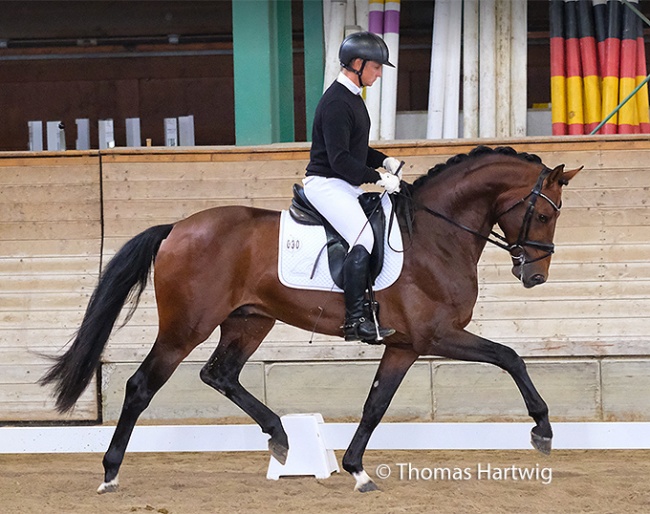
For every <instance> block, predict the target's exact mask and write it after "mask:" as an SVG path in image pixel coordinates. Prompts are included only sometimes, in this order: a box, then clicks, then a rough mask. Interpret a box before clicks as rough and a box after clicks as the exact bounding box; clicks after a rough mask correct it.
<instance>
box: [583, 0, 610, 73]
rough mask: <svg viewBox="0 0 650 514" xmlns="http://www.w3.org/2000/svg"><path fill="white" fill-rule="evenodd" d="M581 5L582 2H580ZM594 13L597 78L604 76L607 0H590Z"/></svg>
mask: <svg viewBox="0 0 650 514" xmlns="http://www.w3.org/2000/svg"><path fill="white" fill-rule="evenodd" d="M580 3H582V2H580ZM592 3H593V12H594V33H595V35H596V48H597V50H598V76H599V77H601V78H602V77H604V76H605V61H606V60H607V59H606V58H605V57H606V55H607V52H606V51H605V41H607V0H592Z"/></svg>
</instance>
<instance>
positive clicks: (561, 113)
mask: <svg viewBox="0 0 650 514" xmlns="http://www.w3.org/2000/svg"><path fill="white" fill-rule="evenodd" d="M549 21H550V36H551V37H550V39H551V122H552V127H553V129H552V130H553V135H554V136H563V135H566V133H567V113H566V106H567V101H566V75H565V60H564V1H563V0H551V5H550V10H549Z"/></svg>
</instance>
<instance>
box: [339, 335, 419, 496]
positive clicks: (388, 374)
mask: <svg viewBox="0 0 650 514" xmlns="http://www.w3.org/2000/svg"><path fill="white" fill-rule="evenodd" d="M418 357H419V355H418V354H417V353H415V352H414V351H413V350H411V349H404V348H394V347H391V346H387V347H386V350H385V351H384V355H383V356H382V358H381V362H380V363H379V368H378V369H377V374H376V375H375V378H374V380H373V382H372V387H371V388H370V393H369V394H368V398H367V399H366V403H365V405H364V406H363V414H362V416H361V421H360V423H359V426H358V427H357V430H356V432H355V434H354V437H353V438H352V441H351V442H350V445H349V446H348V449H347V451H346V452H345V455H344V456H343V462H342V464H343V469H345V470H346V471H347V472H348V473H350V474H351V475H352V476H353V477H354V479H355V480H356V484H355V487H354V489H355V490H356V491H359V492H362V493H365V492H368V491H375V490H377V485H376V484H375V483H374V482H373V481H372V479H371V478H370V477H369V476H368V474H367V473H366V472H365V471H364V469H363V454H364V452H365V451H366V446H367V445H368V441H369V440H370V436H371V435H372V433H373V431H374V430H375V428H377V425H378V424H379V422H380V421H381V419H382V418H383V416H384V414H385V413H386V409H388V406H389V405H390V402H391V400H392V399H393V396H394V395H395V392H396V391H397V388H398V387H399V385H400V384H401V383H402V379H403V378H404V375H406V372H407V371H408V370H409V368H410V367H411V365H412V364H413V363H414V362H415V361H416V359H417V358H418Z"/></svg>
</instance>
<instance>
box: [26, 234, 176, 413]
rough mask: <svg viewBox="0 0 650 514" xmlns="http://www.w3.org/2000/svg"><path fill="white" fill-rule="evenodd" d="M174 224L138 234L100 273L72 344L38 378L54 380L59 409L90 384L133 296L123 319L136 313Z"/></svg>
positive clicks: (44, 381) (70, 404)
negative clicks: (123, 311) (164, 241)
mask: <svg viewBox="0 0 650 514" xmlns="http://www.w3.org/2000/svg"><path fill="white" fill-rule="evenodd" d="M173 226H174V225H171V224H170V225H158V226H155V227H151V228H148V229H147V230H145V231H144V232H142V233H140V234H138V235H137V236H135V237H134V238H133V239H131V240H130V241H128V242H127V243H126V244H125V245H124V246H123V247H122V248H121V249H120V250H119V251H118V252H117V253H116V254H115V256H114V257H113V258H112V259H111V260H110V262H109V263H108V265H107V266H106V269H105V270H104V271H103V273H102V274H101V276H100V278H99V283H98V284H97V287H96V288H95V291H94V292H93V294H92V296H91V298H90V302H89V303H88V307H87V308H86V313H85V315H84V319H83V321H82V322H81V326H80V327H79V330H78V331H77V333H76V335H75V337H74V341H73V343H72V345H71V346H70V348H68V350H67V351H66V352H65V353H64V354H63V355H61V356H59V357H57V358H55V359H54V360H55V362H56V364H54V366H52V367H51V368H50V370H49V371H48V372H47V373H46V374H45V375H44V376H43V377H42V378H41V379H40V381H39V383H40V384H41V385H46V384H51V383H54V384H55V386H54V391H55V396H56V408H57V410H58V411H59V412H66V411H69V410H70V409H72V407H73V406H74V404H75V403H76V401H77V400H78V399H79V397H80V396H81V393H83V392H84V390H85V389H86V387H87V386H88V383H89V382H90V380H91V379H92V377H93V375H94V373H95V370H96V369H97V366H98V364H99V359H100V357H101V355H102V351H103V350H104V346H106V342H107V341H108V338H109V336H110V335H111V331H112V330H113V326H114V325H115V321H116V320H117V317H118V316H119V314H120V311H121V310H122V307H123V306H124V304H125V303H126V301H127V300H128V299H129V298H132V299H133V305H132V307H131V309H130V311H129V313H128V314H127V316H126V321H125V322H124V323H126V322H127V321H128V320H129V319H130V318H131V316H132V315H133V312H134V311H135V309H136V308H137V306H138V302H139V300H140V296H141V295H142V292H143V291H144V288H145V287H146V286H147V282H148V280H149V271H150V269H151V267H152V265H153V261H154V259H155V257H156V254H157V253H158V249H159V248H160V243H162V241H163V240H164V239H165V238H166V237H167V236H168V235H169V233H170V232H171V230H172V228H173Z"/></svg>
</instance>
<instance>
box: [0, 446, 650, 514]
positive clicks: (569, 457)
mask: <svg viewBox="0 0 650 514" xmlns="http://www.w3.org/2000/svg"><path fill="white" fill-rule="evenodd" d="M341 457H342V452H337V458H338V461H339V464H340V460H341ZM101 458H102V457H101V455H100V454H65V455H62V454H57V455H52V454H46V455H44V454H34V455H0V470H1V472H0V506H1V507H0V508H1V510H2V512H6V513H11V514H13V513H39V514H40V513H43V512H56V513H59V512H65V513H88V512H102V513H131V512H135V513H137V512H152V513H156V512H158V513H163V514H173V513H192V514H196V513H217V512H228V513H248V512H265V513H267V512H268V513H275V512H277V513H280V512H282V513H285V512H302V513H303V514H304V513H321V512H322V513H331V512H336V513H337V514H344V513H348V512H349V513H355V514H358V513H359V512H375V513H384V512H386V513H393V512H436V513H443V514H444V513H458V512H464V513H470V512H481V513H492V512H494V513H496V512H499V513H503V512H517V513H520V512H531V513H549V512H562V513H569V512H570V513H577V512H594V513H601V512H602V513H612V512H626V513H635V512H650V485H648V484H649V482H648V477H650V450H598V451H597V450H589V451H576V450H571V451H568V450H566V451H564V450H560V451H555V452H554V453H553V454H552V455H551V456H549V457H545V456H543V455H541V454H539V453H536V452H535V451H533V450H530V451H417V452H414V451H408V452H407V451H368V452H367V453H366V457H365V462H364V463H365V467H366V470H367V471H368V474H369V475H370V476H371V477H373V479H375V480H376V482H377V483H378V485H379V487H380V489H381V490H380V491H378V492H373V493H365V494H360V493H356V492H354V491H353V486H354V480H353V479H352V478H351V477H350V476H349V475H348V474H347V473H345V472H342V473H335V474H333V475H332V476H331V477H330V478H328V479H324V480H318V479H315V478H313V477H287V478H281V479H280V480H278V481H273V480H267V479H266V471H267V468H268V462H269V457H268V455H267V454H265V453H263V452H248V453H201V454H199V453H165V454H162V453H160V454H127V456H126V459H125V461H124V464H123V466H122V470H121V473H120V484H121V485H120V489H119V491H118V492H116V493H110V494H104V495H98V494H96V493H95V490H96V489H97V486H98V485H99V483H100V482H101V480H102V464H101ZM388 472H390V476H389V477H388V478H386V479H383V480H380V479H378V478H377V475H378V474H381V473H383V474H387V473H388Z"/></svg>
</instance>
